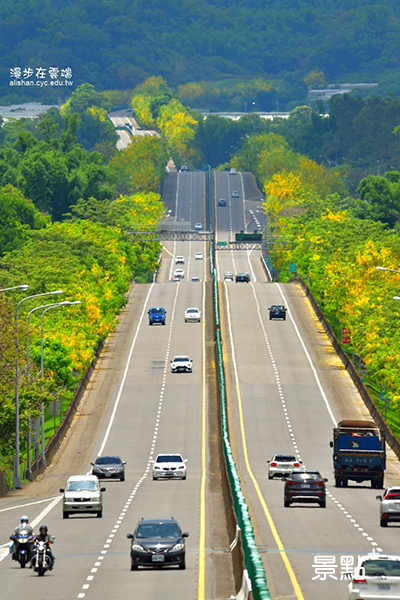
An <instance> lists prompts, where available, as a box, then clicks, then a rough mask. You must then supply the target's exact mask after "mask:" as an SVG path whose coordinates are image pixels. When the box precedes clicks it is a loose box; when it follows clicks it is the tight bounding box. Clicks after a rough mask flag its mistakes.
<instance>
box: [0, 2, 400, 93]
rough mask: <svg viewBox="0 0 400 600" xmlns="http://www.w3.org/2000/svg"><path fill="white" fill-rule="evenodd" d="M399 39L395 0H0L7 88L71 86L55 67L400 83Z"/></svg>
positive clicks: (86, 77)
mask: <svg viewBox="0 0 400 600" xmlns="http://www.w3.org/2000/svg"><path fill="white" fill-rule="evenodd" d="M399 39H400V3H399V2H398V0H173V1H171V2H167V1H165V0H79V2H76V0H2V1H1V3H0V55H1V57H2V61H1V69H0V96H2V97H4V96H9V98H12V97H13V94H17V95H20V94H26V95H27V96H30V97H32V98H38V97H42V98H43V97H46V98H58V97H60V96H61V97H63V96H64V95H65V94H66V95H68V94H69V91H70V88H69V86H68V85H65V86H61V85H59V84H54V81H55V80H56V79H58V81H59V82H63V83H64V82H68V81H69V82H72V81H73V89H75V87H76V86H77V85H79V84H80V83H82V82H89V83H92V84H93V85H94V86H95V87H96V88H97V89H99V90H102V89H116V88H118V89H129V88H133V87H135V86H136V85H137V84H138V83H140V82H142V81H143V80H144V79H145V78H147V77H148V76H150V75H162V76H163V77H164V78H165V79H166V80H167V81H168V83H169V84H170V85H172V86H177V85H178V84H182V83H186V82H189V81H198V80H210V81H217V80H226V79H229V78H235V79H248V78H256V77H263V78H266V79H270V80H273V81H277V80H281V81H282V82H284V85H286V86H289V87H292V88H293V90H297V91H294V92H293V93H294V94H295V95H297V96H298V97H299V98H300V97H301V96H305V94H306V91H307V88H306V86H305V83H304V78H306V81H307V82H308V83H309V84H311V85H312V84H313V83H314V82H317V83H319V84H321V85H324V84H325V83H327V84H330V83H333V82H359V81H363V82H378V83H379V84H380V87H381V89H382V91H383V92H385V93H386V92H387V91H395V92H399V91H400V73H399V65H400V45H399ZM51 67H53V68H54V69H55V71H53V72H52V73H53V77H52V78H51V77H50V74H49V71H48V69H50V68H51ZM18 68H19V69H20V70H21V71H20V72H19V71H18ZM11 69H13V76H14V77H13V78H12V79H13V82H14V81H16V82H18V81H20V82H22V83H21V84H20V85H19V84H18V83H16V84H15V85H12V86H10V70H11ZM29 69H31V70H32V72H31V71H29ZM37 69H43V70H42V71H39V72H37ZM57 69H59V71H58V72H57V71H56V70H57ZM62 69H71V71H63V74H62V75H61V70H62ZM18 73H19V77H18ZM68 77H69V79H68ZM45 80H47V81H48V84H47V85H46V84H43V87H39V86H37V85H36V82H37V81H39V82H40V81H42V83H43V82H44V81H45ZM28 81H32V85H30V86H27V85H25V84H26V82H28ZM51 81H53V85H51ZM39 85H40V84H39Z"/></svg>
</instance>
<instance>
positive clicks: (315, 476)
mask: <svg viewBox="0 0 400 600" xmlns="http://www.w3.org/2000/svg"><path fill="white" fill-rule="evenodd" d="M291 479H294V481H306V480H308V481H310V480H311V481H320V479H321V475H319V473H292V476H291Z"/></svg>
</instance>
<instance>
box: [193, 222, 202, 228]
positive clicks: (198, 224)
mask: <svg viewBox="0 0 400 600" xmlns="http://www.w3.org/2000/svg"><path fill="white" fill-rule="evenodd" d="M194 228H195V229H203V223H196V224H195V226H194Z"/></svg>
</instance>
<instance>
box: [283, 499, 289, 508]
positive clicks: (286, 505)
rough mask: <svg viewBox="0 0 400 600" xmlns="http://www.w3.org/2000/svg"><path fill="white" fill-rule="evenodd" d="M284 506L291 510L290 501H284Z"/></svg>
mask: <svg viewBox="0 0 400 600" xmlns="http://www.w3.org/2000/svg"><path fill="white" fill-rule="evenodd" d="M284 505H285V508H289V506H290V500H285V501H284Z"/></svg>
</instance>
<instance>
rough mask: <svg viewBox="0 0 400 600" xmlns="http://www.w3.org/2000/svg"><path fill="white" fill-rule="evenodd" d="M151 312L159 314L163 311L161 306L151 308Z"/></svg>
mask: <svg viewBox="0 0 400 600" xmlns="http://www.w3.org/2000/svg"><path fill="white" fill-rule="evenodd" d="M151 312H152V313H154V314H155V315H161V314H162V313H163V312H164V309H163V308H152V309H151Z"/></svg>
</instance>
